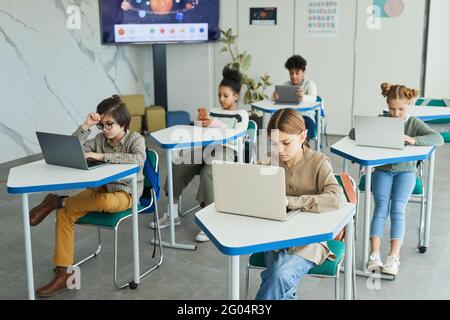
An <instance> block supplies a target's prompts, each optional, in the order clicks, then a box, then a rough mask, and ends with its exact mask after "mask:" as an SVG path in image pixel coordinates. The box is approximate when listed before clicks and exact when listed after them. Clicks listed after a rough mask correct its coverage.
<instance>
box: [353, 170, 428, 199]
mask: <svg viewBox="0 0 450 320" xmlns="http://www.w3.org/2000/svg"><path fill="white" fill-rule="evenodd" d="M359 191H362V192H366V175H363V176H361V180H360V181H359ZM422 193H423V183H422V180H421V179H420V178H419V177H416V185H415V186H414V190H413V193H412V194H413V195H416V196H417V195H421V194H422Z"/></svg>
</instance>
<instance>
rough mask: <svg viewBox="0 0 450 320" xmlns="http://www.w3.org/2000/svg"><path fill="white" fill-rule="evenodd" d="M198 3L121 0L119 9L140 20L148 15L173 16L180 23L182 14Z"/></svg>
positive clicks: (195, 1)
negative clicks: (134, 15) (133, 14)
mask: <svg viewBox="0 0 450 320" xmlns="http://www.w3.org/2000/svg"><path fill="white" fill-rule="evenodd" d="M198 3H199V0H150V1H143V0H123V1H122V3H121V4H120V8H121V9H122V10H123V11H132V12H133V11H134V12H136V14H137V15H138V16H139V17H140V18H145V17H146V16H148V15H169V14H174V15H175V19H176V20H177V21H179V22H181V21H183V19H184V14H185V13H186V12H188V11H190V10H194V9H195V8H196V7H197V6H198Z"/></svg>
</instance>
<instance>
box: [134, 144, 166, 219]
mask: <svg viewBox="0 0 450 320" xmlns="http://www.w3.org/2000/svg"><path fill="white" fill-rule="evenodd" d="M146 154H147V158H146V159H145V162H144V170H143V173H144V192H143V193H142V196H141V199H140V200H139V202H140V204H141V205H142V206H144V207H146V206H148V205H149V204H150V200H151V197H152V195H151V192H152V189H153V190H154V191H155V195H156V199H154V201H157V200H158V199H159V195H160V189H161V179H160V175H159V156H158V153H156V151H155V150H151V149H147V150H146ZM153 203H154V202H153ZM153 210H154V206H152V207H150V208H149V209H147V210H144V211H142V212H153Z"/></svg>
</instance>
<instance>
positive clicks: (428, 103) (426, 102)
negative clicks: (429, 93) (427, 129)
mask: <svg viewBox="0 0 450 320" xmlns="http://www.w3.org/2000/svg"><path fill="white" fill-rule="evenodd" d="M414 105H416V106H423V107H450V99H431V98H417V99H416V100H414ZM425 122H426V123H428V124H450V118H448V119H436V120H427V121H425ZM441 135H442V137H443V138H444V141H445V143H450V132H441Z"/></svg>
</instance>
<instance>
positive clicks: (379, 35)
mask: <svg viewBox="0 0 450 320" xmlns="http://www.w3.org/2000/svg"><path fill="white" fill-rule="evenodd" d="M358 4H359V9H358V31H357V34H358V35H357V41H356V52H357V53H356V59H357V60H356V80H355V82H356V86H355V106H354V114H360V115H377V114H379V113H381V110H382V109H383V108H384V107H385V106H386V100H385V98H383V97H382V95H381V88H380V85H381V83H382V82H389V83H394V84H404V85H406V86H408V87H411V88H416V89H420V78H421V64H422V50H423V34H424V28H425V26H424V23H425V1H423V0H408V1H405V11H404V12H403V14H402V15H401V16H399V17H397V18H382V19H381V28H380V29H369V28H368V27H367V19H368V14H367V11H366V10H367V8H368V7H369V6H370V5H371V4H372V1H371V0H358ZM347 116H348V115H347ZM330 121H331V120H330Z"/></svg>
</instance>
